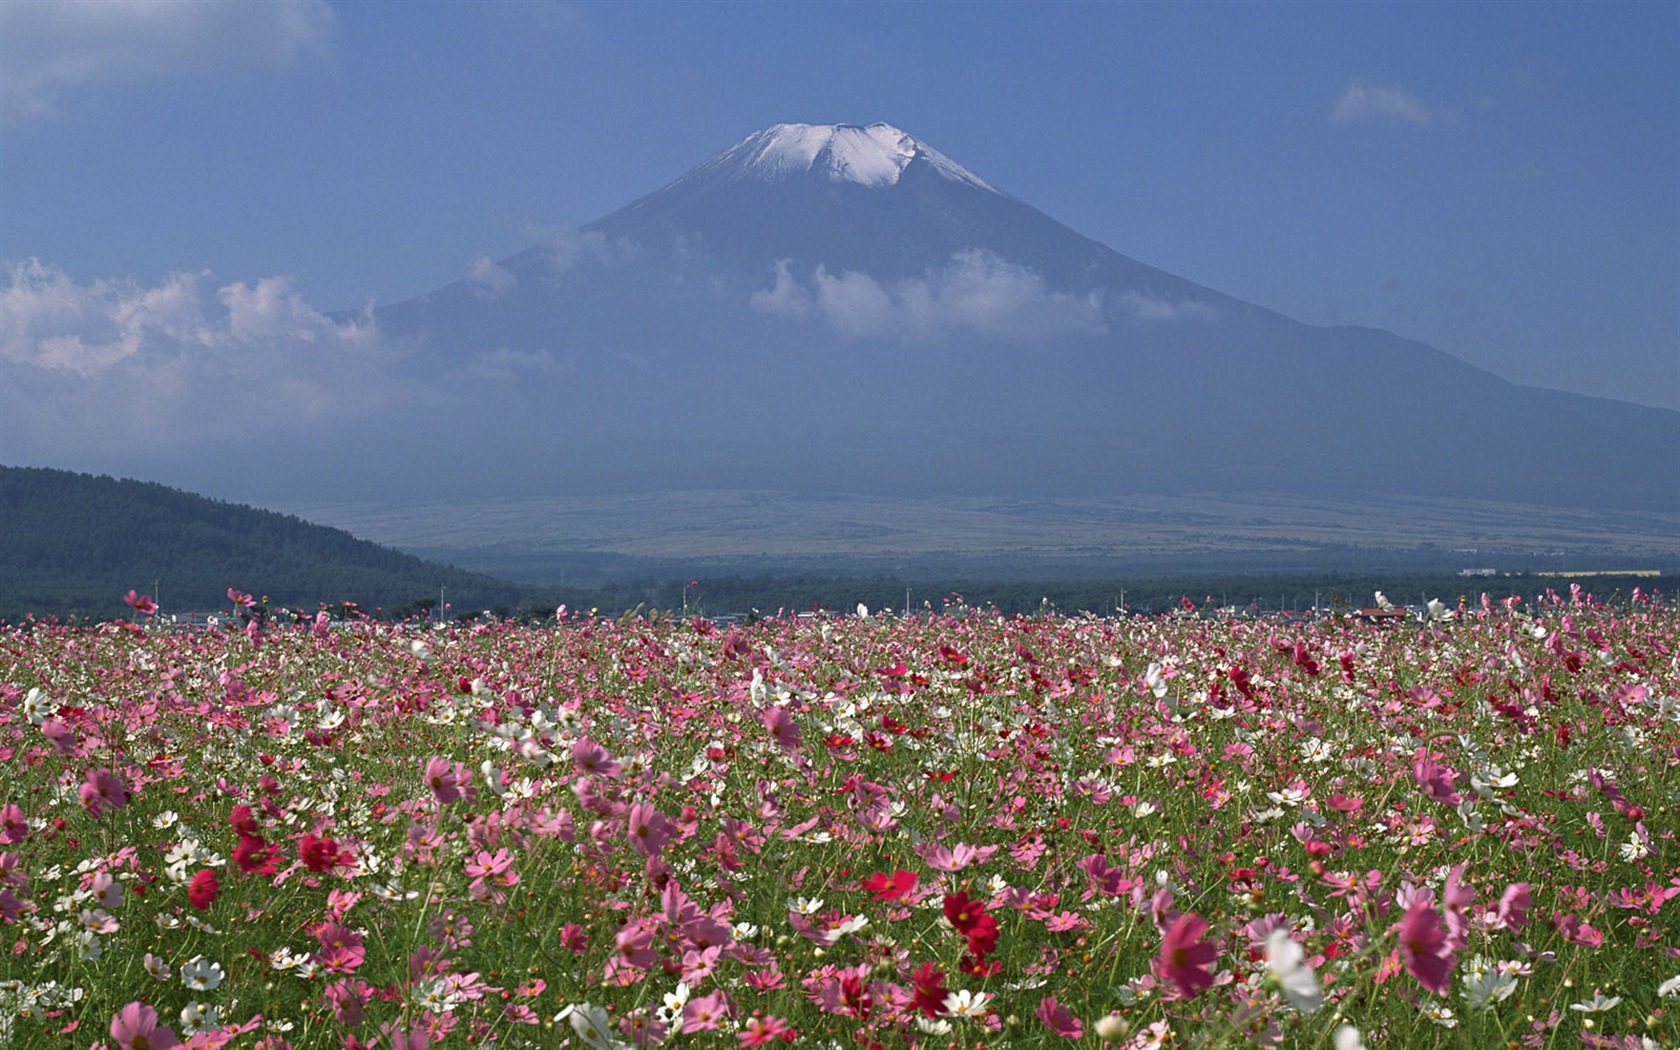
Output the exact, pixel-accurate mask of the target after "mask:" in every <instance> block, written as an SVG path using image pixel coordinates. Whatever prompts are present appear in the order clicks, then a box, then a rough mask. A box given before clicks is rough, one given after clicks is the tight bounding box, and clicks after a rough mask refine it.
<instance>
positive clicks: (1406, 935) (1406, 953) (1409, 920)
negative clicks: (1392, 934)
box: [1400, 904, 1454, 995]
mask: <svg viewBox="0 0 1680 1050" xmlns="http://www.w3.org/2000/svg"><path fill="white" fill-rule="evenodd" d="M1400 957H1401V958H1402V959H1404V960H1405V963H1406V969H1407V970H1408V971H1410V973H1411V975H1412V976H1413V977H1416V978H1417V980H1418V983H1419V984H1421V985H1423V986H1424V987H1425V988H1428V989H1429V990H1430V991H1432V992H1435V993H1436V994H1438V995H1446V994H1447V990H1448V989H1449V988H1450V987H1451V984H1452V968H1453V961H1454V960H1453V950H1452V945H1451V944H1449V943H1448V941H1447V932H1446V930H1445V929H1443V928H1442V926H1441V914H1440V913H1439V912H1437V911H1436V910H1435V909H1434V908H1432V907H1430V906H1428V905H1426V904H1414V905H1413V906H1412V907H1411V908H1410V909H1409V910H1407V912H1406V917H1405V918H1403V919H1401V920H1400Z"/></svg>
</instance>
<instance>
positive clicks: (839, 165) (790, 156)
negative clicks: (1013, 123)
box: [715, 123, 997, 193]
mask: <svg viewBox="0 0 1680 1050" xmlns="http://www.w3.org/2000/svg"><path fill="white" fill-rule="evenodd" d="M918 160H919V161H921V162H923V163H925V164H926V165H927V166H928V167H929V168H931V169H933V170H934V171H937V172H938V173H939V174H941V175H943V176H945V177H946V178H948V179H951V180H953V181H956V182H965V183H967V184H969V185H971V186H975V187H978V188H980V189H984V190H992V192H994V193H995V192H997V191H996V190H995V189H994V188H993V187H992V186H991V185H990V184H989V183H987V182H986V180H984V179H982V178H981V177H980V176H978V175H976V174H974V173H973V172H972V171H969V170H968V169H967V168H965V167H963V166H962V165H961V164H958V163H957V162H956V161H954V160H952V159H951V158H949V157H947V156H945V154H943V153H941V152H939V151H938V150H936V149H934V148H932V147H931V146H929V145H927V144H926V143H924V142H918V141H917V140H916V139H915V138H913V137H912V136H910V135H909V134H907V133H905V132H903V131H900V130H899V129H898V128H895V127H893V126H892V125H891V124H879V123H877V124H871V125H869V126H868V127H859V126H857V125H855V124H776V125H774V126H772V127H769V128H766V129H765V130H763V131H760V132H756V133H754V134H752V135H749V136H747V137H746V138H745V139H742V140H741V141H740V142H738V143H736V144H735V145H734V146H733V147H732V148H730V149H729V150H727V151H726V152H724V153H723V154H722V155H721V156H719V157H718V158H717V161H716V162H715V163H717V164H718V165H720V166H724V167H731V168H735V169H736V170H738V171H739V172H740V173H742V174H745V175H750V176H753V177H757V178H763V179H781V178H786V177H788V176H790V175H795V174H799V173H803V172H815V173H819V174H821V175H823V176H825V177H827V178H828V179H829V180H831V181H833V182H855V183H858V184H859V185H863V186H876V187H879V186H891V185H895V184H896V183H897V182H898V180H899V177H900V176H901V175H903V173H904V170H905V169H906V168H907V167H909V166H910V164H911V163H912V162H915V161H918Z"/></svg>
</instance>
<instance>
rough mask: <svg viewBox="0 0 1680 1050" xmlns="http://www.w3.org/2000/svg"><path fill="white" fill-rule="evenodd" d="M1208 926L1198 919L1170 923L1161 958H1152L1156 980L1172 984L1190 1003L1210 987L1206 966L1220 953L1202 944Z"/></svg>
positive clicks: (1183, 918)
mask: <svg viewBox="0 0 1680 1050" xmlns="http://www.w3.org/2000/svg"><path fill="white" fill-rule="evenodd" d="M1207 928H1208V924H1207V921H1206V920H1205V919H1202V918H1201V917H1200V916H1197V915H1191V914H1185V915H1180V916H1179V917H1178V918H1177V919H1174V920H1173V923H1172V925H1171V926H1168V927H1167V932H1166V936H1165V937H1163V938H1162V939H1161V954H1160V955H1158V956H1156V957H1155V960H1154V967H1153V968H1154V970H1155V976H1157V977H1159V978H1161V979H1163V980H1168V981H1171V982H1172V983H1173V984H1176V985H1177V986H1178V990H1179V991H1180V992H1182V993H1183V994H1184V997H1185V998H1186V999H1193V998H1195V997H1196V996H1197V995H1198V994H1200V993H1201V992H1202V991H1203V990H1205V989H1208V988H1211V987H1213V975H1211V974H1209V973H1208V971H1207V968H1208V965H1209V964H1210V963H1212V962H1213V960H1214V959H1216V958H1218V957H1219V949H1217V948H1215V947H1214V946H1213V945H1211V944H1209V943H1207V942H1206V941H1204V940H1202V934H1204V933H1206V932H1207Z"/></svg>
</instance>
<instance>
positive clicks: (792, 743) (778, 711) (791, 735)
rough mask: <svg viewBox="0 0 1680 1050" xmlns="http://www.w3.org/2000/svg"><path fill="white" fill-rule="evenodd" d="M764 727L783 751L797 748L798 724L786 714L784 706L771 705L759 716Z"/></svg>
mask: <svg viewBox="0 0 1680 1050" xmlns="http://www.w3.org/2000/svg"><path fill="white" fill-rule="evenodd" d="M759 719H760V720H761V721H762V722H763V723H764V728H765V729H768V730H769V731H770V736H771V738H772V739H774V740H775V741H776V743H777V745H779V746H780V747H781V748H782V750H784V751H790V752H791V751H798V750H799V742H800V738H799V726H798V725H796V724H795V723H794V721H793V719H792V718H791V717H790V716H789V715H788V713H787V709H786V708H784V707H772V708H770V709H768V710H766V711H765V712H764V714H762V715H760V716H759Z"/></svg>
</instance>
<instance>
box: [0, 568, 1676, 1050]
mask: <svg viewBox="0 0 1680 1050" xmlns="http://www.w3.org/2000/svg"><path fill="white" fill-rule="evenodd" d="M135 604H136V608H137V610H140V611H142V612H144V611H146V610H145V608H144V605H145V604H146V603H144V600H143V599H137V600H136V602H135ZM1438 611H1440V610H1438ZM0 763H3V765H0V768H3V769H4V779H3V780H0V919H3V921H4V924H3V925H0V946H4V947H6V948H7V950H6V951H4V953H3V954H0V1045H6V1046H17V1047H37V1046H39V1047H69V1046H74V1047H89V1046H100V1047H106V1048H110V1047H121V1048H123V1050H162V1048H166V1047H170V1046H173V1045H176V1044H178V1043H179V1044H183V1045H186V1046H193V1047H215V1046H223V1045H230V1046H239V1047H267V1048H281V1047H298V1048H313V1047H326V1048H340V1047H342V1048H364V1047H368V1048H371V1047H378V1048H381V1050H383V1048H397V1050H417V1048H421V1047H428V1046H442V1047H454V1046H468V1045H498V1046H506V1047H558V1046H563V1045H570V1046H574V1047H591V1048H596V1050H599V1048H607V1047H619V1046H625V1047H629V1046H641V1047H646V1046H654V1045H660V1046H667V1045H668V1046H693V1047H728V1048H733V1047H742V1046H745V1047H757V1046H764V1045H771V1046H776V1045H782V1044H787V1045H791V1046H811V1047H822V1048H829V1047H835V1048H844V1047H858V1048H864V1050H873V1048H876V1047H883V1048H890V1047H900V1046H924V1047H944V1046H962V1047H972V1048H975V1050H979V1048H981V1047H995V1048H1003V1047H1057V1046H1063V1045H1071V1044H1073V1043H1077V1042H1081V1041H1083V1042H1086V1043H1090V1044H1093V1045H1094V1044H1096V1043H1098V1042H1099V1041H1106V1042H1108V1043H1111V1044H1113V1045H1115V1046H1117V1047H1136V1048H1143V1047H1157V1046H1173V1047H1210V1048H1211V1047H1245V1046H1251V1045H1252V1046H1262V1047H1270V1046H1277V1047H1334V1048H1336V1050H1351V1048H1355V1047H1370V1048H1373V1050H1375V1048H1382V1047H1435V1046H1441V1047H1470V1048H1489V1047H1507V1046H1509V1047H1565V1046H1568V1047H1574V1046H1581V1045H1586V1046H1606V1047H1627V1048H1643V1047H1661V1046H1676V1045H1680V1019H1677V1018H1676V1016H1675V1014H1676V1008H1677V1007H1680V900H1675V898H1676V897H1680V844H1677V843H1676V841H1675V833H1676V830H1677V829H1680V817H1677V816H1676V813H1677V812H1680V611H1677V610H1675V609H1674V608H1672V607H1668V606H1664V605H1662V604H1656V603H1651V602H1649V601H1641V600H1638V597H1637V596H1636V600H1635V602H1634V604H1632V605H1631V606H1630V607H1626V608H1607V607H1604V606H1601V605H1598V604H1596V603H1595V602H1593V601H1592V599H1591V598H1590V597H1589V596H1587V595H1584V594H1580V593H1576V594H1573V595H1570V596H1565V597H1558V596H1548V597H1547V598H1544V599H1540V600H1538V601H1536V602H1533V603H1518V602H1514V601H1513V602H1506V603H1501V602H1497V601H1495V602H1488V601H1483V602H1481V603H1471V604H1469V605H1468V606H1465V607H1461V608H1460V609H1458V610H1456V614H1454V615H1449V616H1445V617H1443V618H1441V619H1437V620H1433V621H1431V622H1428V623H1419V622H1415V621H1413V622H1404V623H1397V624H1384V625H1376V624H1365V623H1360V622H1357V621H1352V620H1335V619H1326V620H1321V621H1318V622H1314V623H1306V624H1290V623H1280V622H1269V621H1223V620H1209V619H1202V618H1197V617H1192V616H1186V617H1183V618H1162V619H1149V620H1144V619H1132V620H1103V619H1096V618H1070V617H1061V616H1049V615H1047V616H1042V617H1031V618H1001V617H998V616H996V615H986V614H982V613H978V612H972V611H966V610H963V611H952V612H950V613H948V614H945V615H924V616H921V617H914V618H900V617H881V616H876V617H846V618H839V617H817V618H801V619H787V620H782V619H772V620H766V621H762V622H759V623H756V624H752V625H747V626H740V627H717V626H714V625H712V624H711V623H709V622H706V621H700V620H694V621H688V620H672V619H638V618H626V619H623V620H609V619H602V618H598V617H594V616H583V617H579V616H576V615H570V616H567V615H563V616H562V617H560V618H559V619H558V620H556V621H554V622H551V623H550V624H549V625H548V626H546V627H540V628H530V627H520V626H515V625H511V624H477V625H471V626H453V627H448V628H441V627H440V628H434V627H432V626H430V625H414V624H381V623H375V622H360V623H352V624H331V623H328V622H327V621H326V620H325V619H324V618H323V619H322V620H321V621H319V622H317V623H315V624H313V625H305V626H299V627H284V628H280V627H270V628H268V629H265V630H259V629H256V628H253V629H251V630H249V631H228V632H217V631H201V632H180V633H174V632H168V631H164V630H161V629H155V628H150V627H146V626H143V625H135V624H125V623H116V624H106V625H101V626H97V627H61V626H40V625H32V626H30V627H27V628H22V629H13V630H10V631H8V632H6V633H0Z"/></svg>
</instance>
